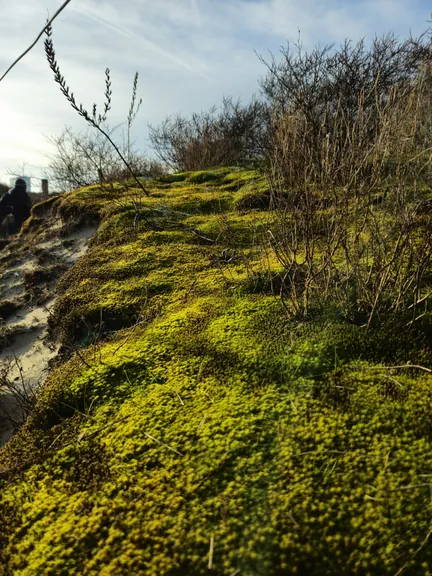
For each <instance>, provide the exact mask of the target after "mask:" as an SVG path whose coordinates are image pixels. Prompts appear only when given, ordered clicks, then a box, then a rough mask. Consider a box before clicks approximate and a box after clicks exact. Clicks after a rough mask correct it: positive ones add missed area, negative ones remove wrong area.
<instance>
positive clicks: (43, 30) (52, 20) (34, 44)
mask: <svg viewBox="0 0 432 576" xmlns="http://www.w3.org/2000/svg"><path fill="white" fill-rule="evenodd" d="M70 1H71V0H66V2H63V4H62V5H61V6H60V8H59V9H58V10H57V12H56V13H55V14H54V16H53V17H52V18H51V20H49V21H48V22H47V23H46V24H45V26H44V27H43V29H42V30H41V31H40V33H39V34H38V36H37V38H36V40H35V41H34V42H33V44H31V45H30V46H29V47H28V48H27V50H25V52H23V53H22V54H21V56H19V57H18V58H17V59H16V60H15V62H13V63H12V64H11V65H10V66H9V68H8V69H7V70H6V72H5V73H4V74H3V76H2V77H1V78H0V82H1V81H2V80H3V78H5V77H6V75H7V74H9V72H10V71H11V70H12V68H14V66H16V65H17V64H18V62H19V61H20V60H22V59H23V58H24V56H26V55H27V54H28V53H29V52H30V50H32V48H34V47H35V46H36V44H37V43H38V41H39V39H40V38H41V37H42V36H43V34H44V33H45V30H46V29H47V28H48V27H49V26H51V24H52V23H53V22H54V20H55V19H56V18H57V16H59V14H60V12H62V11H63V10H64V9H65V8H66V6H67V5H68V4H69V2H70Z"/></svg>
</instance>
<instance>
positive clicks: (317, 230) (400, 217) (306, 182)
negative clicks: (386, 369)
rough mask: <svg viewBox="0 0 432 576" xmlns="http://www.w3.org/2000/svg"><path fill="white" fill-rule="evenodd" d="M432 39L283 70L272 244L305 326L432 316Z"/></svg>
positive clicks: (330, 53)
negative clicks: (333, 319) (327, 319)
mask: <svg viewBox="0 0 432 576" xmlns="http://www.w3.org/2000/svg"><path fill="white" fill-rule="evenodd" d="M431 45H432V43H431V30H430V29H429V30H428V31H427V32H426V33H425V34H423V35H422V36H421V37H419V38H410V39H408V40H403V41H402V40H399V39H397V38H396V37H395V36H394V35H392V34H389V35H387V36H383V37H381V38H377V39H375V40H374V42H373V43H372V44H371V45H370V46H367V45H366V44H365V43H364V41H360V42H358V43H357V44H353V43H351V42H349V41H346V42H345V43H344V44H343V45H342V46H341V47H340V48H338V49H334V48H333V47H331V46H327V47H324V48H315V49H313V50H312V51H311V52H307V51H304V50H303V49H302V46H301V45H296V46H294V48H292V47H288V48H286V49H283V50H282V59H281V61H278V62H277V61H276V60H275V59H273V60H272V61H271V62H270V63H268V64H267V66H268V75H267V77H266V78H265V79H264V80H263V81H262V88H263V91H264V94H265V95H266V97H267V99H268V101H269V102H270V104H271V106H272V110H273V117H272V122H273V130H272V135H273V136H272V149H271V153H270V154H269V155H268V157H267V160H268V163H267V176H268V179H269V182H270V186H271V189H272V195H273V204H274V205H275V206H276V207H277V210H276V211H275V216H276V220H277V222H278V224H277V226H276V228H275V229H274V230H273V231H271V232H269V233H268V239H269V242H270V244H271V246H272V248H273V250H274V252H275V254H276V255H277V257H278V259H279V261H280V263H281V265H282V266H283V268H284V271H285V273H284V276H283V283H282V287H281V296H282V298H283V300H284V301H285V302H286V305H287V307H288V308H289V310H290V312H293V313H295V314H296V315H297V316H299V317H302V318H304V317H309V316H310V315H311V314H316V313H318V314H320V313H322V312H323V309H324V308H328V307H329V306H330V307H334V308H335V311H336V312H337V313H338V314H342V315H343V316H344V317H345V318H347V319H349V320H350V321H352V322H355V323H366V324H367V325H371V324H372V323H374V322H375V321H376V320H378V319H379V317H380V316H381V315H386V314H388V313H389V312H391V313H393V312H395V313H398V314H401V313H403V314H405V313H407V316H408V317H407V323H408V322H409V323H410V324H411V323H413V322H416V321H417V320H418V319H419V318H420V317H422V316H423V315H424V314H425V313H426V311H427V308H426V307H427V301H428V296H429V294H428V290H427V284H428V281H429V275H430V265H431V260H432V236H431V234H430V231H431V223H430V216H429V214H430V212H431V208H432V207H431V205H430V201H427V196H428V192H429V191H430V186H431V183H432V170H431V150H432V132H431V124H432V116H431V110H432V108H431V104H432V72H431V64H432V52H431Z"/></svg>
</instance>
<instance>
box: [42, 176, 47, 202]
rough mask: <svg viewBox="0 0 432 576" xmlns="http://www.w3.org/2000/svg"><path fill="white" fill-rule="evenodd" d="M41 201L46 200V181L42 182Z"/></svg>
mask: <svg viewBox="0 0 432 576" xmlns="http://www.w3.org/2000/svg"><path fill="white" fill-rule="evenodd" d="M42 200H48V180H42Z"/></svg>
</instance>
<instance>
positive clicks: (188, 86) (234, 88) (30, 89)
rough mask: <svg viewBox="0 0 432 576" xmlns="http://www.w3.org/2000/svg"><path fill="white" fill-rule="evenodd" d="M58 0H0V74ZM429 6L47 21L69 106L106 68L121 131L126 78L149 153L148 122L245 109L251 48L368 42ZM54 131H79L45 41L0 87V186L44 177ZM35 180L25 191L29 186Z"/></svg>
mask: <svg viewBox="0 0 432 576" xmlns="http://www.w3.org/2000/svg"><path fill="white" fill-rule="evenodd" d="M62 1H63V0H13V1H12V2H11V0H0V75H1V74H2V73H3V72H4V71H5V70H6V68H7V67H8V66H9V65H10V64H11V63H12V61H13V60H14V59H15V58H16V57H17V56H18V55H19V54H20V53H21V52H22V51H23V50H24V49H25V48H27V46H28V45H29V44H30V43H31V42H32V40H33V39H34V38H35V37H36V36H37V34H38V32H39V31H40V29H41V28H42V27H43V24H44V22H45V20H46V18H47V16H48V15H51V16H52V15H53V14H54V12H55V11H56V10H57V9H58V7H59V6H60V5H61V4H62ZM430 12H431V4H430V0H72V2H71V3H70V4H69V5H68V7H67V8H66V9H65V10H64V12H63V13H62V14H61V15H60V16H59V18H58V19H57V20H56V22H55V24H54V36H53V40H54V45H55V47H56V51H57V56H58V60H59V63H60V65H61V69H62V72H63V74H64V75H65V76H66V78H67V81H68V82H69V84H70V85H71V87H72V90H73V92H74V93H75V96H76V98H77V100H79V101H82V102H83V104H84V105H85V106H87V107H88V108H91V105H92V103H93V102H94V101H96V102H102V101H103V97H102V94H103V88H104V70H105V68H106V67H109V68H110V69H111V75H112V82H113V109H112V112H111V115H110V118H109V122H110V124H111V125H113V126H114V125H117V124H119V123H121V122H124V120H125V117H126V115H127V109H128V105H129V99H130V93H131V84H132V80H133V76H134V73H135V71H138V72H139V73H140V85H139V95H140V96H141V97H142V98H143V106H142V108H141V111H140V114H139V116H138V118H137V120H136V123H135V127H134V134H133V136H134V138H135V141H136V145H137V147H139V148H140V149H141V150H142V151H146V150H148V148H149V143H148V140H147V123H148V122H150V123H152V124H155V123H156V124H157V123H158V122H160V121H161V120H162V119H163V118H164V117H165V116H166V115H169V114H174V113H177V112H181V113H184V114H187V113H189V112H192V111H200V110H203V109H206V108H208V107H210V106H211V105H213V104H217V103H218V102H220V100H221V98H222V96H223V95H232V96H234V97H236V98H237V97H238V98H241V99H242V100H243V101H247V100H249V98H250V96H251V95H252V94H254V93H258V91H259V86H258V82H257V81H258V79H259V78H260V77H261V76H263V75H264V74H265V68H264V66H263V65H262V64H261V63H260V61H259V59H258V58H257V56H256V54H255V51H256V52H258V53H260V54H263V55H264V56H265V55H268V53H269V51H271V52H273V53H275V54H277V52H278V50H279V47H280V46H281V45H285V44H286V42H287V41H289V40H295V39H297V37H298V31H299V30H300V33H301V37H302V41H303V44H304V45H305V46H306V47H311V46H313V45H314V44H316V43H320V44H326V43H329V42H336V43H338V42H341V41H342V40H343V39H344V38H345V37H347V36H348V37H350V38H353V39H358V38H360V37H366V39H371V38H373V36H374V35H376V34H381V33H384V32H387V31H389V30H394V31H395V32H397V33H398V34H399V35H400V36H406V35H407V34H409V32H410V31H411V32H412V33H413V34H418V33H419V32H421V31H423V30H424V28H425V27H426V26H427V22H426V21H427V20H428V19H430ZM64 126H71V127H72V128H73V129H74V130H75V131H80V130H86V125H85V122H84V121H83V120H82V119H81V118H79V117H78V116H77V115H76V113H74V112H73V110H71V109H70V108H69V106H68V104H67V102H66V101H65V99H64V97H63V96H62V95H61V93H60V91H59V89H58V86H57V85H56V84H55V83H54V82H53V80H52V77H51V72H50V70H49V68H48V65H47V63H46V61H45V59H44V52H43V41H42V40H41V41H40V42H39V44H38V45H37V46H36V47H35V48H34V49H33V51H32V52H31V53H30V54H29V55H28V56H27V57H26V58H25V59H24V60H23V61H21V63H19V64H18V66H17V67H15V68H14V69H13V70H12V72H11V73H10V74H9V75H8V76H7V77H6V78H5V79H4V80H3V81H2V82H1V83H0V181H2V180H3V181H5V180H8V179H9V176H7V172H8V171H9V170H12V171H15V170H16V171H20V170H21V166H22V165H23V164H25V165H26V172H27V174H29V175H30V174H33V175H35V176H42V175H43V167H44V166H45V165H46V164H47V163H48V159H47V155H49V154H50V153H52V149H51V148H50V146H49V144H48V142H47V137H48V136H52V135H54V136H55V135H58V134H60V133H61V131H62V129H63V128H64ZM37 187H38V182H37V181H36V180H35V181H34V182H33V188H34V189H36V188H37Z"/></svg>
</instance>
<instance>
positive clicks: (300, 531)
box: [0, 168, 432, 576]
mask: <svg viewBox="0 0 432 576" xmlns="http://www.w3.org/2000/svg"><path fill="white" fill-rule="evenodd" d="M183 176H184V177H181V178H178V179H177V180H175V181H173V183H172V184H169V181H168V180H166V179H160V180H159V181H158V182H155V183H151V193H152V195H151V196H150V198H148V199H145V200H143V204H142V218H141V219H140V223H139V226H138V227H137V228H135V229H134V227H133V221H134V218H135V214H136V213H135V211H134V210H133V209H132V208H131V203H130V197H129V196H128V194H129V193H126V192H122V191H121V190H119V191H118V196H117V201H118V202H117V203H116V205H115V207H113V204H112V202H111V201H110V199H109V196H108V195H107V193H106V192H105V191H103V190H100V189H98V188H97V187H94V188H92V189H85V190H82V191H79V192H76V193H73V194H72V195H71V196H70V197H69V199H68V200H67V202H68V204H69V207H68V208H66V206H63V207H62V208H61V211H62V214H63V215H64V216H65V217H66V216H67V217H70V218H72V219H73V214H75V216H77V215H78V217H79V216H80V214H81V211H82V210H85V209H87V203H89V204H90V205H91V209H90V212H91V213H92V214H97V215H98V217H99V218H101V219H102V222H101V225H100V227H99V230H98V232H97V233H96V235H95V237H94V238H93V241H92V245H91V247H90V249H89V250H88V252H87V254H86V256H85V257H84V258H83V259H81V260H80V261H79V262H78V263H77V264H76V265H75V266H74V267H73V268H72V269H71V270H70V271H68V272H67V273H66V274H65V275H64V276H63V278H62V280H61V281H60V283H59V285H58V295H59V296H58V300H57V303H56V308H55V310H54V316H53V318H52V320H51V322H52V328H53V329H56V330H58V329H59V327H61V328H62V329H63V338H64V344H65V346H66V345H71V340H72V341H73V343H74V346H75V348H78V349H79V354H76V355H75V356H74V357H73V358H72V359H71V360H70V361H69V362H67V363H66V364H63V365H62V366H60V367H58V368H57V369H55V370H53V371H52V372H51V374H50V377H49V378H48V380H47V382H46V384H45V385H44V387H43V389H42V391H41V393H40V395H39V398H38V402H37V406H36V409H35V411H34V413H33V414H32V416H31V417H30V419H29V421H28V422H27V424H26V425H25V426H24V427H23V428H22V430H21V431H20V433H19V434H18V435H16V436H15V437H14V438H13V439H12V441H11V442H10V443H9V444H8V445H7V446H6V447H5V448H4V449H3V450H2V451H1V452H0V471H1V470H3V474H2V475H0V494H1V497H0V523H1V525H2V530H1V531H0V549H1V552H0V554H1V555H2V556H1V562H2V565H3V566H4V573H5V574H17V575H20V576H36V575H38V576H39V575H40V574H44V575H45V574H46V575H53V576H54V575H55V576H57V575H58V574H65V575H66V574H67V575H69V574H70V575H79V574H86V575H87V574H88V575H93V574H94V575H96V574H98V575H99V574H106V575H108V574H113V575H114V574H115V575H122V574H124V575H129V574H143V575H149V576H150V575H158V576H159V575H172V576H180V575H184V574H188V575H190V576H193V575H201V574H207V573H208V572H209V568H208V566H209V549H210V543H211V542H212V543H213V548H214V552H213V557H212V562H211V565H212V570H213V572H214V573H217V574H236V573H238V574H244V575H250V576H255V575H256V574H265V575H269V576H282V575H285V574H302V575H305V576H306V575H312V576H323V575H324V576H326V575H328V576H330V575H332V576H333V575H334V574H347V575H350V574H356V575H357V574H358V575H363V574H371V575H377V576H378V575H389V576H390V575H394V574H395V573H397V572H398V570H401V569H402V568H404V567H405V568H404V573H406V574H413V575H414V574H423V575H430V574H431V570H430V568H429V567H430V566H431V562H432V552H431V548H430V546H429V547H428V546H427V545H426V537H427V535H428V534H429V532H430V519H431V505H430V494H429V492H430V487H429V477H430V474H431V472H430V452H431V449H432V435H431V422H432V411H431V408H430V407H431V405H432V377H431V376H430V375H429V374H427V373H426V372H421V371H419V370H415V369H409V368H408V369H407V368H400V369H392V370H389V369H387V368H385V367H383V364H391V363H398V364H402V365H406V364H407V362H408V361H411V362H416V363H424V364H425V365H429V364H430V362H431V360H432V359H431V358H430V351H429V348H430V347H429V341H430V335H429V333H428V329H427V323H425V324H424V325H422V326H421V327H419V328H417V329H416V330H415V331H414V330H410V331H408V330H407V329H406V326H405V325H403V324H402V325H401V323H400V322H399V323H398V322H397V321H396V320H393V321H392V322H390V321H389V322H387V323H383V324H382V326H381V328H380V329H371V330H365V328H361V327H359V326H356V325H349V324H347V323H346V322H344V321H343V319H342V318H341V317H340V316H339V315H338V314H336V313H334V314H333V316H330V315H329V316H328V318H326V319H320V320H319V321H315V322H308V323H304V324H299V323H297V322H294V321H293V319H292V318H291V317H290V316H289V315H288V314H287V311H286V310H285V309H284V307H283V306H281V304H280V301H279V299H278V298H275V297H274V295H273V294H278V293H279V289H280V283H281V276H280V274H281V269H280V264H279V263H278V262H277V261H276V259H275V258H274V256H270V255H269V254H267V253H266V252H265V250H264V246H265V242H264V240H265V228H264V224H263V223H266V225H267V223H268V222H269V214H268V212H267V211H249V212H242V213H239V212H238V211H236V206H237V202H238V201H239V199H240V198H241V197H242V195H244V194H250V193H251V190H252V188H251V187H254V186H256V187H257V188H259V186H261V185H263V182H262V181H260V180H259V178H260V177H259V175H258V174H257V173H256V172H254V171H242V170H235V169H232V168H227V169H221V170H215V171H210V172H205V173H198V174H197V175H193V174H187V175H183ZM230 185H233V186H235V187H236V188H235V189H234V188H232V189H231V190H230V189H228V188H226V187H227V186H228V187H229V186H230ZM163 186H166V188H164V187H163ZM218 194H219V195H220V199H221V203H220V206H216V204H212V203H214V202H216V201H217V199H218ZM64 201H66V199H65V200H64ZM200 206H201V207H202V209H201V210H200ZM192 207H193V209H192ZM200 236H205V237H206V238H207V241H206V242H205V243H201V242H202V238H200ZM263 261H264V262H265V267H264V264H263ZM278 283H279V284H278ZM425 322H426V319H425ZM95 337H96V340H97V338H99V340H97V341H96V343H94V341H95ZM92 343H94V344H92ZM422 544H423V545H422ZM0 574H1V572H0Z"/></svg>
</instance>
